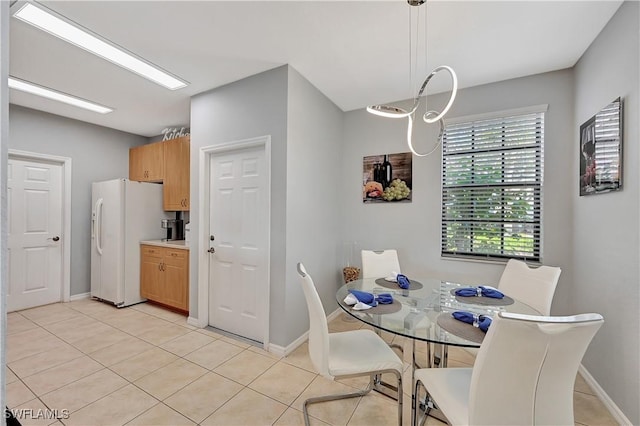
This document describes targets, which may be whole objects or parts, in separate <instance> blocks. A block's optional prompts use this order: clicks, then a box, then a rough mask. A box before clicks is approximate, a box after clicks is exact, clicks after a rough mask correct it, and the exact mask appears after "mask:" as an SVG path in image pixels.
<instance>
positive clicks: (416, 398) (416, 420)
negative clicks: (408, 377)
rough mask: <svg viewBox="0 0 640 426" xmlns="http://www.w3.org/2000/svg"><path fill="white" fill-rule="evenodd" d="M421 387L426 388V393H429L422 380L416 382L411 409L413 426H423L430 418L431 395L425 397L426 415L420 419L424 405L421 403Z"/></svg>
mask: <svg viewBox="0 0 640 426" xmlns="http://www.w3.org/2000/svg"><path fill="white" fill-rule="evenodd" d="M420 385H422V388H424V390H425V392H427V388H426V387H424V385H423V384H422V382H421V381H420V380H416V381H415V387H414V389H413V398H412V407H411V425H412V426H422V425H424V422H425V421H426V420H427V417H428V416H429V411H431V406H430V405H429V393H427V394H426V395H425V402H424V414H423V415H422V416H421V417H419V416H418V414H419V413H421V412H422V406H423V405H422V403H421V401H420Z"/></svg>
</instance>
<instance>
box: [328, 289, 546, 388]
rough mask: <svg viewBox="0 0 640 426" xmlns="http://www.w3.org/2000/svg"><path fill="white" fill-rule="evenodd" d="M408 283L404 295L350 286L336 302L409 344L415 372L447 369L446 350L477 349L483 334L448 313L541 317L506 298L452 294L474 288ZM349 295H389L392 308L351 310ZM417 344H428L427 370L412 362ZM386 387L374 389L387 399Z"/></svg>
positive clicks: (342, 290)
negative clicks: (360, 293) (407, 340)
mask: <svg viewBox="0 0 640 426" xmlns="http://www.w3.org/2000/svg"><path fill="white" fill-rule="evenodd" d="M409 279H410V285H409V288H408V289H402V288H400V287H399V286H398V284H397V283H395V282H392V281H387V280H385V278H375V279H374V278H368V279H358V280H355V281H351V282H349V283H347V284H344V285H343V286H342V287H340V288H339V289H338V291H337V293H336V300H337V302H338V304H339V305H340V307H341V308H342V309H343V310H344V311H345V312H346V313H347V314H349V315H350V316H352V317H354V318H356V319H357V320H359V321H362V322H363V323H365V324H368V325H370V326H371V327H373V328H374V329H376V330H382V331H386V332H389V333H393V334H395V335H398V336H403V337H405V338H407V339H410V340H411V342H412V345H411V352H412V362H413V369H414V370H415V368H417V367H446V366H447V354H448V347H449V346H457V347H465V348H479V347H480V345H481V344H482V339H483V338H484V332H483V331H482V330H480V329H479V328H478V327H475V326H474V325H473V324H467V323H464V322H461V321H458V320H456V319H454V318H453V316H452V313H453V312H455V311H465V312H469V313H471V314H475V315H488V316H490V317H493V316H494V315H496V314H497V313H498V312H515V313H520V314H530V315H540V313H539V312H538V311H536V310H535V309H533V308H532V307H530V306H529V305H527V304H525V303H522V302H520V301H518V300H516V299H513V298H511V297H509V295H508V294H505V295H504V298H502V299H495V298H490V297H484V296H471V297H461V296H457V295H456V294H455V291H456V290H457V289H459V288H463V287H475V286H470V285H468V284H460V283H456V282H450V281H442V280H438V279H433V278H424V279H422V278H416V279H413V278H411V277H409ZM349 290H360V291H365V292H368V293H372V294H373V295H379V294H383V293H389V294H391V295H392V296H393V303H391V304H386V305H383V304H378V305H377V306H375V307H373V308H371V309H367V310H355V309H353V308H352V306H350V305H348V304H346V303H345V302H344V299H345V297H346V296H347V295H348V294H349ZM419 341H423V342H427V343H428V344H427V345H426V347H427V356H426V360H424V362H425V363H426V365H419V364H418V363H417V360H416V350H415V348H416V342H419ZM421 361H422V360H421ZM412 382H413V374H412ZM385 387H386V388H390V387H391V386H389V385H388V384H386V383H382V382H380V381H379V380H378V382H377V383H376V386H375V389H376V390H378V391H379V392H381V393H384V394H387V395H389V396H391V395H390V394H389V393H388V392H387V390H386V389H385Z"/></svg>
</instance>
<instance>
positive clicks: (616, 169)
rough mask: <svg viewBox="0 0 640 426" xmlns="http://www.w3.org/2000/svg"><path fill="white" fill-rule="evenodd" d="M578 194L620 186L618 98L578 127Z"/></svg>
mask: <svg viewBox="0 0 640 426" xmlns="http://www.w3.org/2000/svg"><path fill="white" fill-rule="evenodd" d="M579 152H580V195H581V196H582V195H593V194H599V193H602V192H609V191H617V190H620V189H622V99H621V98H617V99H615V100H614V101H613V102H611V103H610V104H609V105H607V106H605V107H604V108H603V109H601V110H600V111H598V112H597V113H596V115H594V116H593V117H591V118H589V119H588V120H587V121H585V122H584V123H583V124H582V125H581V126H580V150H579Z"/></svg>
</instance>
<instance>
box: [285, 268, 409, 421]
mask: <svg viewBox="0 0 640 426" xmlns="http://www.w3.org/2000/svg"><path fill="white" fill-rule="evenodd" d="M297 268H298V274H299V276H300V283H301V284H302V290H303V291H304V296H305V299H306V301H307V307H308V309H309V357H310V358H311V363H312V364H313V366H314V368H315V369H316V371H317V372H318V373H319V374H321V375H322V376H324V377H327V378H330V379H333V378H336V377H342V376H364V375H366V376H370V377H371V380H370V382H369V386H368V387H367V389H365V390H362V391H359V392H352V393H346V394H337V395H325V396H318V397H313V398H309V399H307V400H306V401H305V402H304V404H303V408H302V411H303V414H304V422H305V425H307V426H309V413H308V412H307V406H308V405H309V404H314V403H318V402H325V401H333V400H337V399H344V398H354V397H360V396H364V395H366V394H367V393H369V392H370V391H371V389H372V388H373V385H374V376H376V375H381V374H383V373H393V374H395V375H396V377H397V379H398V381H397V401H398V425H400V426H402V393H403V392H402V360H401V359H400V358H399V357H398V355H396V354H395V352H393V350H392V349H391V348H390V347H389V346H388V345H387V344H386V342H385V341H384V340H382V338H380V337H379V336H378V335H376V334H375V333H374V332H373V331H371V330H368V329H360V330H351V331H344V332H339V333H329V327H328V325H327V317H326V315H325V312H324V308H323V306H322V301H321V300H320V296H318V292H317V290H316V287H315V285H314V283H313V280H312V278H311V276H310V275H309V274H308V273H307V271H306V269H305V267H304V265H303V264H302V263H298V267H297ZM347 420H348V419H346V420H345V423H346V421H347Z"/></svg>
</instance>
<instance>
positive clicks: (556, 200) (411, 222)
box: [341, 70, 573, 312]
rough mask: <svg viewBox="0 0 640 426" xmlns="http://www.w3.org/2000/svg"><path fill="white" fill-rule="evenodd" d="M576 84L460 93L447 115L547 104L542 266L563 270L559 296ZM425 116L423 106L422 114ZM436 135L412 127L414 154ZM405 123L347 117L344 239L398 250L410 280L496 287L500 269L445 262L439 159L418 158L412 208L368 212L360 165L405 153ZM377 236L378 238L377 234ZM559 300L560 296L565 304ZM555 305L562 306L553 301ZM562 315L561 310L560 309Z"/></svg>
mask: <svg viewBox="0 0 640 426" xmlns="http://www.w3.org/2000/svg"><path fill="white" fill-rule="evenodd" d="M572 87H573V79H572V73H571V71H570V70H563V71H557V72H552V73H546V74H540V75H534V76H531V77H526V78H519V79H514V80H507V81H503V82H500V83H496V84H489V85H483V86H477V87H473V88H469V89H464V90H461V91H459V92H458V97H457V98H456V101H455V103H454V106H453V107H452V109H451V111H450V112H449V113H448V114H447V115H448V117H450V118H454V117H461V116H467V115H473V114H482V113H489V112H495V111H502V110H506V109H513V108H521V107H527V106H533V105H540V104H548V105H549V109H548V111H547V114H546V117H545V147H544V164H545V165H544V167H545V185H544V193H543V197H544V198H543V240H544V246H543V256H544V263H546V264H549V265H556V266H560V267H562V269H563V272H562V276H561V280H560V283H559V285H558V287H559V288H558V292H559V293H560V294H561V293H563V289H564V288H565V287H567V286H568V284H567V283H569V282H571V277H572V273H571V254H570V253H571V235H570V234H569V235H568V234H567V232H569V233H570V232H571V226H570V224H571V192H570V191H571V189H572V185H571V181H570V180H568V179H567V176H566V171H567V170H566V169H567V168H566V164H571V163H572V161H573V145H572V142H571V139H572V137H573V130H572V128H571V126H569V125H567V123H571V122H572V119H573V106H572V105H573V90H572ZM445 98H448V93H447V94H441V95H437V96H433V97H430V98H429V108H430V109H432V108H436V109H438V108H441V107H442V106H443V105H444V104H445V102H446V99H445ZM423 108H424V106H423ZM437 131H438V128H437V126H435V125H431V126H427V125H426V124H425V123H423V122H422V121H420V122H417V124H416V125H415V126H414V141H415V143H414V146H415V147H416V149H417V150H418V151H419V152H426V151H428V150H430V149H431V147H432V146H433V144H434V143H435V140H436V137H437ZM407 151H408V148H407V143H406V121H405V120H391V119H385V118H382V117H377V116H374V115H371V114H369V113H367V112H366V111H365V110H358V111H353V112H349V113H347V114H346V116H345V136H344V150H343V175H344V182H346V184H345V188H344V191H343V198H342V203H341V205H342V206H343V207H344V221H345V238H347V239H348V240H350V241H357V242H359V244H360V247H361V248H371V249H384V248H396V249H398V254H399V257H400V266H401V268H402V270H403V272H406V273H407V274H408V275H409V276H411V275H413V276H432V277H439V278H441V279H450V280H456V281H460V282H465V283H494V284H495V283H497V281H498V279H499V277H500V274H501V272H502V270H503V269H504V264H503V263H488V262H469V261H461V260H445V259H442V258H441V257H440V222H441V220H440V216H441V209H440V199H441V189H440V186H441V177H440V172H441V165H440V162H441V151H440V150H437V151H436V152H435V153H433V154H432V155H430V156H427V157H416V156H414V157H413V201H412V202H411V203H401V204H363V203H362V195H361V191H362V188H361V186H360V185H361V182H362V157H363V156H366V155H372V154H384V153H394V152H407ZM372 230H375V231H372ZM560 297H561V296H560ZM556 302H557V301H556ZM556 304H557V303H554V307H555V305H556ZM555 311H556V312H561V311H562V310H561V309H555Z"/></svg>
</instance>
